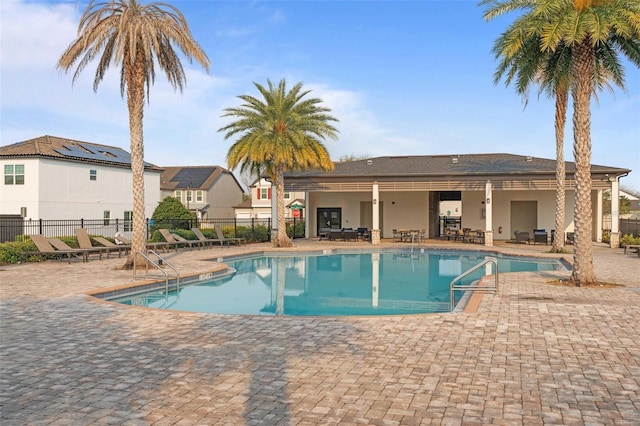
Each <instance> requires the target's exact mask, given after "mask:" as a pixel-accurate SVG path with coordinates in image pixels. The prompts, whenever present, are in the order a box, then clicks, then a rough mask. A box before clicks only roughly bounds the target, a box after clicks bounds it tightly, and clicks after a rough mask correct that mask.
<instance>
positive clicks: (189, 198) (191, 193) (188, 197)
mask: <svg viewBox="0 0 640 426" xmlns="http://www.w3.org/2000/svg"><path fill="white" fill-rule="evenodd" d="M192 196H193V191H187V202H190V201H191V200H192V198H191V197H192Z"/></svg>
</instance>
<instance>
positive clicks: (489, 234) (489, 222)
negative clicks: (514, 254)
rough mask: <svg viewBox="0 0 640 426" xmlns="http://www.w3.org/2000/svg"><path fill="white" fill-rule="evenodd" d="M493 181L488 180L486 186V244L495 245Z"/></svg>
mask: <svg viewBox="0 0 640 426" xmlns="http://www.w3.org/2000/svg"><path fill="white" fill-rule="evenodd" d="M492 189H493V188H492V186H491V181H490V180H488V181H487V183H486V184H485V187H484V208H485V219H484V245H485V246H493V200H492V198H493V197H492Z"/></svg>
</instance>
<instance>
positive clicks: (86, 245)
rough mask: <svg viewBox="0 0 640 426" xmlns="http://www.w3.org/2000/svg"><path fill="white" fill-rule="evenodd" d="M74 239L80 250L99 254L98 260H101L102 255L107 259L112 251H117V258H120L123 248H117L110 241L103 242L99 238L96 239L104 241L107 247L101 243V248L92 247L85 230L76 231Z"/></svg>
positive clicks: (78, 229)
mask: <svg viewBox="0 0 640 426" xmlns="http://www.w3.org/2000/svg"><path fill="white" fill-rule="evenodd" d="M76 238H77V239H78V245H79V246H80V248H81V249H87V250H90V252H97V253H99V254H100V259H102V253H106V254H107V258H109V256H110V255H111V252H112V251H117V252H118V257H120V254H121V251H122V250H123V247H120V246H117V245H115V244H113V243H112V242H111V241H109V240H105V239H104V238H101V237H97V238H101V239H102V240H104V241H106V242H107V243H108V244H109V245H107V244H104V243H103V242H100V244H101V246H94V245H93V244H92V243H91V237H89V234H88V233H87V230H86V229H84V228H77V229H76ZM96 241H97V239H96Z"/></svg>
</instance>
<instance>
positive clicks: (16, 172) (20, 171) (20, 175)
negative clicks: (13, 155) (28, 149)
mask: <svg viewBox="0 0 640 426" xmlns="http://www.w3.org/2000/svg"><path fill="white" fill-rule="evenodd" d="M4 184H5V185H24V164H5V165H4Z"/></svg>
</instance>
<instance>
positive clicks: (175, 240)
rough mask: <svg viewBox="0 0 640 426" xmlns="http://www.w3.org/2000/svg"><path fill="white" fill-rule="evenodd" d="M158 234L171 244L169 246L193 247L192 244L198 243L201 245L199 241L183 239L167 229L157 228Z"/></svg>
mask: <svg viewBox="0 0 640 426" xmlns="http://www.w3.org/2000/svg"><path fill="white" fill-rule="evenodd" d="M159 231H160V234H162V236H163V237H164V239H165V240H166V241H167V243H168V244H169V245H170V246H171V247H176V248H178V247H180V246H182V247H193V245H194V244H198V245H201V244H202V243H201V242H200V241H189V240H185V239H184V238H182V237H181V236H179V235H176V234H172V233H171V232H169V230H168V229H159Z"/></svg>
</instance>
